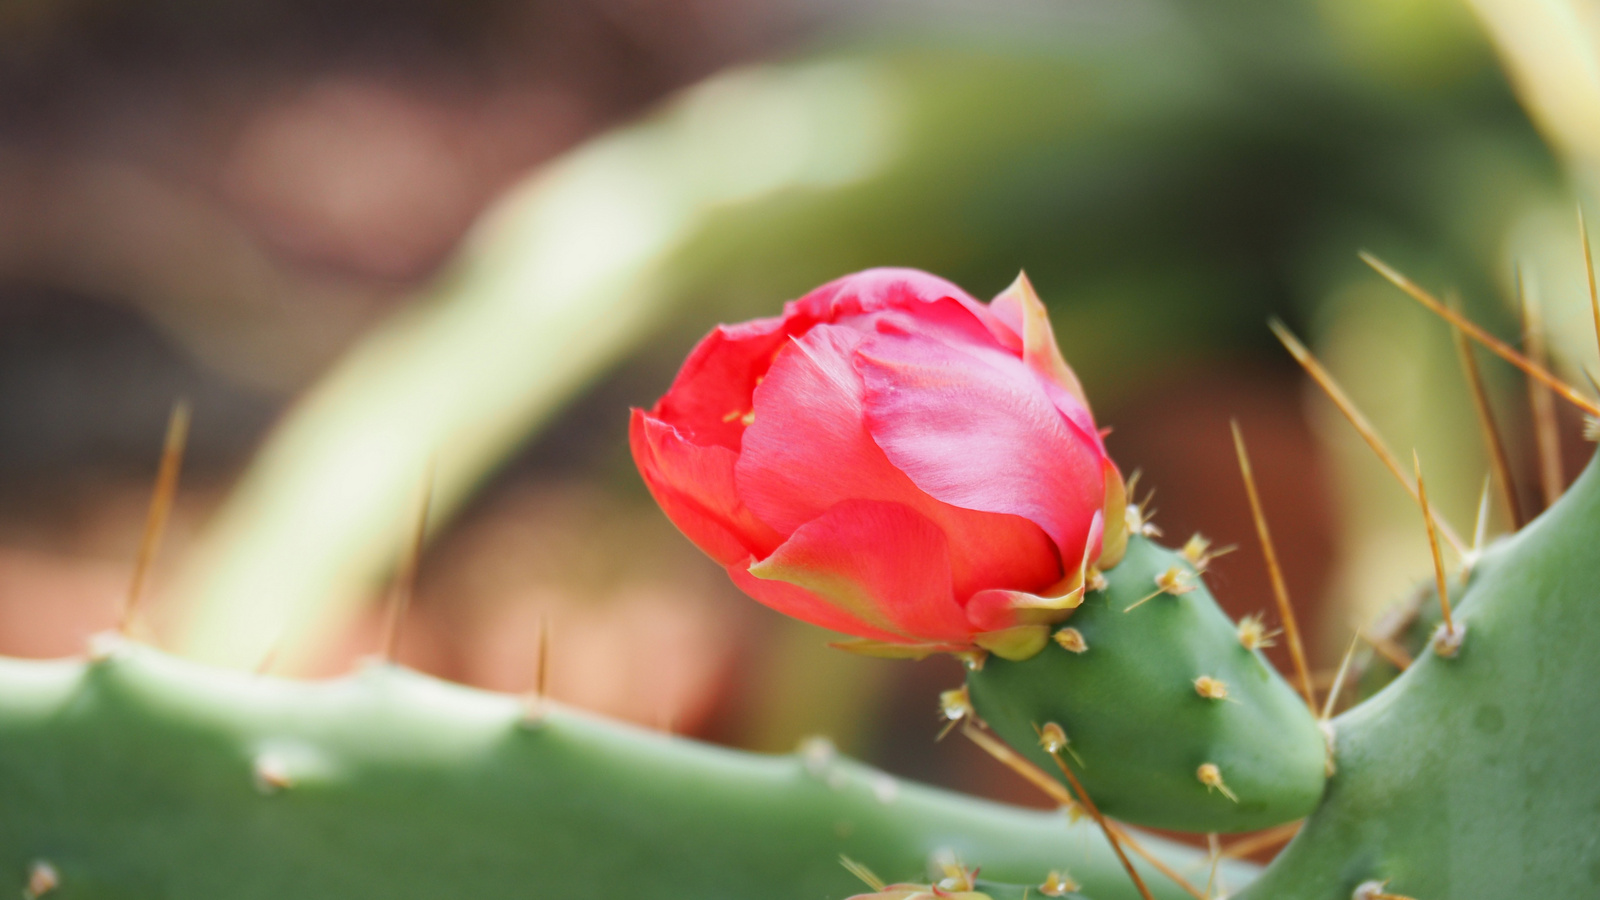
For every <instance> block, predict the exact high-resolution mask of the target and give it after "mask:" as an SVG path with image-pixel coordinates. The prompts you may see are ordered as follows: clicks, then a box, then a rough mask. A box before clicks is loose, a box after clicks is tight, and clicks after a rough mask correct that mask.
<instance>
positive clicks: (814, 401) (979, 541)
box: [735, 325, 1099, 600]
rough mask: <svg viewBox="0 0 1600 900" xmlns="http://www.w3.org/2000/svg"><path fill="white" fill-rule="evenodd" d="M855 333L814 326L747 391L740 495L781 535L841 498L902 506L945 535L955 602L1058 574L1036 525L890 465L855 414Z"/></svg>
mask: <svg viewBox="0 0 1600 900" xmlns="http://www.w3.org/2000/svg"><path fill="white" fill-rule="evenodd" d="M861 340H862V335H861V334H860V333H859V332H857V331H854V330H852V329H849V328H845V327H842V326H833V325H821V326H818V327H816V328H813V329H812V330H811V331H810V333H808V334H806V335H805V336H804V337H802V338H798V339H796V340H795V341H794V342H793V343H792V345H791V346H790V347H789V348H788V349H786V350H784V351H783V352H782V353H780V354H779V356H778V361H777V362H776V363H774V364H773V366H772V369H771V370H770V371H769V372H768V375H767V378H766V380H765V381H763V382H762V383H761V387H759V388H758V389H757V390H756V397H755V407H756V417H755V422H754V424H752V425H751V426H750V428H749V429H748V430H747V431H746V433H745V437H744V449H743V452H741V453H740V456H739V462H738V465H737V466H736V468H735V475H736V482H737V485H738V491H739V496H740V497H741V498H743V499H744V502H745V503H746V504H748V505H749V507H750V509H751V510H752V511H753V512H754V513H755V515H756V516H758V517H759V518H760V519H761V520H762V521H764V522H767V523H768V524H770V525H771V526H772V527H774V528H776V529H777V530H778V531H779V532H784V533H787V532H792V531H794V530H795V529H797V528H799V527H801V526H802V525H804V524H805V523H807V522H810V521H811V520H813V519H816V518H818V517H819V516H821V515H823V514H824V513H825V512H827V510H828V509H830V508H831V507H833V506H834V505H835V504H838V503H842V502H844V501H847V500H878V501H883V502H890V503H901V504H904V505H906V506H908V507H910V508H912V509H914V510H916V511H917V512H918V513H920V514H921V515H922V516H924V517H926V518H927V519H929V520H931V521H932V522H934V523H935V524H936V525H937V526H938V527H939V528H940V530H942V531H943V533H944V534H945V536H946V537H947V538H948V544H949V547H950V553H951V560H950V566H951V569H952V572H953V574H954V579H955V595H956V597H957V598H958V599H960V600H965V598H966V597H967V596H969V595H970V594H971V593H972V592H974V591H977V590H982V589H984V588H996V587H1006V588H1020V589H1023V590H1028V589H1033V588H1039V587H1042V586H1045V585H1048V584H1051V583H1054V582H1055V581H1056V580H1058V579H1059V578H1060V577H1061V568H1060V561H1059V560H1058V559H1057V557H1056V554H1055V553H1054V551H1053V550H1052V548H1051V545H1050V542H1049V539H1048V538H1047V537H1046V536H1045V535H1044V533H1043V532H1041V531H1040V529H1039V527H1038V526H1036V525H1034V524H1033V523H1031V522H1029V521H1028V520H1026V519H1023V518H1019V517H1017V516H1012V515H995V514H991V513H988V512H979V511H974V510H969V509H957V508H955V507H953V506H950V505H948V504H945V503H940V502H938V501H936V500H935V499H933V498H932V497H929V496H928V495H927V494H925V493H923V492H922V491H921V490H918V489H917V486H916V485H914V484H913V483H912V481H911V479H910V478H907V477H906V474H905V473H904V472H901V471H900V470H899V469H896V468H895V467H894V466H893V465H891V464H890V462H889V459H888V458H887V457H886V456H884V453H883V450H881V449H879V447H878V445H877V444H876V443H874V442H873V440H872V436H871V435H870V434H868V433H867V430H866V426H865V423H864V421H863V391H864V388H863V385H862V381H861V376H860V375H859V374H858V373H857V372H856V371H855V368H854V367H853V366H852V365H851V362H850V357H851V354H852V352H853V351H854V349H855V347H856V346H857V345H858V344H859V343H860V342H861ZM1098 472H1099V469H1098V468H1096V477H1097V478H1098ZM1079 546H1080V547H1081V544H1080V545H1079Z"/></svg>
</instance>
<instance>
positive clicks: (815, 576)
mask: <svg viewBox="0 0 1600 900" xmlns="http://www.w3.org/2000/svg"><path fill="white" fill-rule="evenodd" d="M750 574H751V575H753V576H755V577H757V578H761V579H768V580H776V581H783V582H787V583H789V584H792V585H795V586H797V587H801V588H804V589H805V590H807V591H810V592H811V593H813V594H815V595H817V596H819V597H822V598H826V600H827V601H828V603H829V605H830V606H832V607H833V608H835V609H838V610H842V611H843V612H845V613H846V614H847V615H849V616H851V617H853V618H855V619H857V620H859V621H861V622H864V623H866V624H867V625H869V626H871V627H873V628H876V629H879V630H880V631H883V632H892V633H898V634H900V635H903V636H904V639H909V640H912V641H917V642H924V641H961V640H965V639H966V638H967V637H968V636H970V634H971V628H970V627H969V626H968V624H967V617H966V614H965V613H964V612H963V611H962V609H961V606H960V604H958V603H956V600H955V595H954V594H953V593H952V591H951V580H950V551H949V548H948V546H947V545H946V541H945V536H944V532H942V531H940V530H939V526H937V525H935V524H934V523H933V522H930V521H928V519H927V518H925V517H924V516H922V515H920V514H918V513H917V512H916V511H915V510H913V509H911V508H910V507H907V506H904V505H902V504H899V503H879V502H875V501H870V500H849V501H846V502H844V503H840V504H838V505H837V506H834V507H833V508H832V509H829V510H828V511H827V512H826V513H824V514H823V515H822V516H821V517H819V518H817V519H815V520H813V521H811V522H807V523H806V524H804V525H802V526H801V527H800V528H798V529H796V530H795V532H794V534H792V535H790V536H789V540H787V541H785V542H784V544H783V546H781V547H779V548H778V549H777V550H775V551H773V553H772V555H771V556H769V557H767V558H766V559H764V560H762V561H761V562H759V563H756V564H755V565H753V566H751V567H750ZM861 636H862V637H868V636H869V635H861Z"/></svg>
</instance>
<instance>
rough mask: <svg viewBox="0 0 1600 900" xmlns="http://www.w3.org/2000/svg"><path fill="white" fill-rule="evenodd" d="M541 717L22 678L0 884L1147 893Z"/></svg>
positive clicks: (150, 680)
mask: <svg viewBox="0 0 1600 900" xmlns="http://www.w3.org/2000/svg"><path fill="white" fill-rule="evenodd" d="M527 709H528V707H527V706H526V704H525V703H524V702H523V701H522V700H521V699H519V698H516V697H511V696H505V695H497V694H490V693H485V692H482V691H477V690H473V689H469V688H464V687H460V686H457V685H451V684H447V683H444V682H440V681H436V680H434V679H432V678H428V677H426V676H423V675H419V674H417V673H414V672H410V671H407V670H403V669H400V668H396V667H392V666H384V665H375V666H372V667H369V668H367V669H365V670H363V671H361V672H359V673H357V674H355V675H353V676H351V677H349V678H345V679H341V680H337V681H333V682H324V683H306V682H294V681H288V680H283V679H277V678H268V677H261V676H251V675H248V674H244V673H238V672H232V671H224V670H217V669H212V668H209V667H205V666H203V665H200V664H197V663H192V662H186V661H181V660H178V659H175V658H172V657H168V656H165V655H163V654H160V653H158V652H156V651H154V650H151V649H149V648H144V647H140V646H137V645H131V644H122V645H120V646H118V647H117V648H116V649H115V650H114V651H113V652H112V653H110V655H108V656H105V657H103V658H101V659H100V660H99V661H97V662H89V663H83V662H76V661H62V662H29V661H18V660H0V798H3V801H0V891H12V892H15V891H20V890H21V889H22V887H23V885H25V884H26V883H27V879H28V874H29V872H30V870H31V869H32V867H33V866H34V865H35V864H38V863H48V864H49V865H50V866H51V867H53V869H54V870H55V871H56V872H57V873H59V876H60V884H59V887H57V888H55V889H54V890H52V891H51V892H50V896H51V897H60V898H121V897H127V898H140V900H150V898H171V900H187V898H195V900H201V898H204V900H232V898H273V900H281V898H286V897H308V898H316V897H340V898H367V897H371V898H380V897H381V898H386V900H400V898H413V897H415V898H430V900H437V898H441V897H475V898H497V897H549V898H558V897H628V898H634V900H649V898H661V900H667V898H672V900H682V898H695V900H715V898H724V897H725V898H729V900H751V898H758V897H759V898H763V900H784V898H791V897H792V898H795V900H815V898H824V897H843V896H847V895H849V894H851V893H859V892H860V885H859V883H857V882H855V880H854V879H853V878H852V876H851V875H850V874H849V873H848V872H846V871H845V870H844V868H843V867H841V865H840V864H839V861H838V860H839V855H840V854H841V853H844V854H848V855H849V856H851V857H852V858H854V859H857V860H860V861H861V862H863V863H865V864H866V865H868V866H870V867H871V868H873V869H874V870H876V871H878V872H880V873H881V874H882V875H883V876H884V877H886V878H891V879H905V878H910V879H917V880H922V879H925V878H926V877H927V876H926V871H927V868H926V867H927V860H928V858H929V856H930V854H932V853H934V852H935V851H937V850H939V849H942V848H948V849H949V850H952V851H954V852H955V853H956V854H957V855H958V856H959V857H960V858H961V859H963V860H973V861H981V862H982V865H983V868H984V873H985V875H986V877H997V878H1000V879H1003V880H1007V881H1016V882H1018V883H1027V882H1029V881H1036V880H1037V879H1039V878H1040V877H1042V875H1043V873H1044V872H1046V871H1047V870H1049V869H1052V868H1065V869H1067V870H1069V871H1071V872H1072V875H1073V877H1075V878H1076V879H1078V880H1079V881H1080V882H1082V883H1083V884H1084V885H1085V886H1086V890H1089V891H1092V892H1093V896H1095V897H1096V898H1098V900H1134V898H1136V896H1137V895H1136V894H1135V893H1134V891H1133V889H1132V887H1131V886H1130V885H1129V883H1128V880H1127V876H1126V875H1125V874H1124V873H1123V872H1122V870H1121V869H1120V868H1119V866H1118V864H1117V862H1116V860H1115V857H1114V856H1112V854H1111V851H1110V850H1109V848H1108V847H1107V846H1106V844H1105V843H1104V842H1103V840H1102V839H1101V838H1100V836H1099V835H1098V834H1097V833H1095V832H1094V831H1093V830H1092V825H1090V824H1089V823H1087V822H1080V823H1078V824H1077V825H1074V826H1068V825H1067V824H1066V822H1065V821H1064V818H1065V817H1064V816H1062V815H1060V814H1055V813H1045V812H1033V811H1026V810H1019V809H1014V808H1008V807H1005V806H1001V805H997V804H993V803H988V802H984V801H979V800H974V799H970V798H964V797H960V796H959V795H955V794H950V793H947V792H943V791H939V790H936V789H933V788H929V787H924V786H920V785H915V784H909V783H903V782H899V781H897V780H895V779H893V778H891V777H890V776H888V775H886V774H884V773H881V772H878V771H875V770H873V769H870V768H868V767H866V766H863V765H861V764H859V763H855V762H851V761H849V760H846V759H842V758H835V757H833V756H832V754H831V753H826V752H812V753H802V754H799V755H796V756H792V757H763V756H756V755H752V754H748V753H742V752H738V751H733V750H726V749H721V748H715V747H709V746H706V745H702V744H698V743H696V742H694V741H689V740H684V739H680V738H672V737H668V736H663V735H658V734H653V733H649V732H645V731H642V730H639V729H635V728H632V727H629V726H625V725H621V724H616V723H610V722H606V721H603V720H597V719H594V718H590V717H587V716H583V715H579V714H576V713H572V712H568V711H565V710H563V709H560V708H556V707H549V708H546V709H545V711H544V713H543V714H542V715H540V716H538V717H536V718H534V719H532V720H530V719H529V718H528V717H527ZM930 714H931V711H930ZM1148 840H1149V842H1150V843H1151V844H1152V845H1156V846H1161V847H1162V853H1163V854H1164V855H1166V856H1168V857H1170V858H1171V859H1172V860H1173V864H1174V865H1177V866H1191V865H1195V864H1196V859H1197V857H1196V855H1195V854H1194V853H1193V852H1192V851H1188V850H1184V849H1179V848H1176V847H1174V846H1172V845H1165V844H1163V843H1162V842H1160V841H1159V839H1156V838H1149V839H1148ZM1201 865H1203V864H1201ZM1248 874H1249V873H1248V872H1243V873H1236V875H1237V876H1238V877H1241V878H1242V877H1245V876H1247V875H1248ZM1145 877H1146V878H1147V879H1148V880H1149V881H1150V883H1151V884H1152V885H1153V886H1154V887H1155V888H1156V890H1157V893H1158V896H1160V897H1162V898H1169V900H1177V898H1180V897H1181V896H1183V895H1182V894H1180V893H1179V892H1177V890H1176V889H1175V888H1173V887H1172V886H1171V885H1170V883H1164V882H1163V880H1162V879H1161V878H1160V876H1159V875H1156V874H1155V873H1153V872H1149V873H1147V874H1146V875H1145ZM7 884H9V885H11V887H9V888H7V887H5V885H7ZM10 895H11V896H16V893H12V894H10Z"/></svg>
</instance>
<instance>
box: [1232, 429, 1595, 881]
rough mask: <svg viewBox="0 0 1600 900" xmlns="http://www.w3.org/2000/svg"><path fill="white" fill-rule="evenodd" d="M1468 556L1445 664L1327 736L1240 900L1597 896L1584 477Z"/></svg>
mask: <svg viewBox="0 0 1600 900" xmlns="http://www.w3.org/2000/svg"><path fill="white" fill-rule="evenodd" d="M1596 467H1597V464H1596V463H1595V462H1594V461H1592V460H1591V462H1590V463H1589V467H1588V469H1587V470H1585V472H1584V473H1583V475H1582V476H1581V477H1580V478H1579V479H1578V481H1577V483H1576V484H1574V485H1573V486H1572V487H1571V488H1570V489H1569V490H1568V491H1567V494H1566V496H1564V497H1563V498H1562V499H1561V500H1560V501H1559V502H1558V503H1556V504H1555V505H1554V506H1553V507H1551V508H1550V509H1549V510H1548V511H1547V512H1546V513H1545V514H1544V515H1543V516H1541V517H1540V518H1539V519H1537V520H1535V521H1534V522H1533V523H1531V524H1529V525H1528V526H1527V527H1525V528H1524V529H1523V530H1522V531H1521V532H1519V533H1517V534H1516V535H1514V536H1512V537H1511V538H1509V539H1507V540H1504V541H1501V542H1499V543H1498V544H1496V545H1494V546H1493V547H1491V548H1490V549H1489V550H1488V551H1486V552H1485V554H1484V556H1483V557H1482V558H1481V559H1480V560H1479V561H1478V563H1477V565H1476V566H1475V567H1474V569H1473V573H1472V579H1471V582H1470V584H1469V586H1468V588H1467V590H1466V591H1465V593H1464V594H1463V595H1462V596H1461V597H1459V598H1458V603H1457V604H1456V607H1455V609H1456V619H1457V621H1459V622H1463V623H1465V625H1466V629H1467V632H1466V636H1465V640H1464V641H1463V644H1462V647H1461V650H1460V652H1459V654H1458V655H1456V656H1455V657H1454V658H1444V657H1440V656H1437V655H1435V654H1434V653H1433V652H1432V651H1431V650H1430V651H1428V652H1425V653H1424V654H1422V655H1421V656H1420V657H1419V658H1418V659H1417V661H1416V662H1415V663H1414V664H1412V665H1411V667H1410V668H1408V669H1407V670H1406V671H1405V673H1404V674H1402V675H1401V676H1400V677H1399V678H1397V679H1396V680H1395V681H1394V683H1392V684H1390V685H1389V686H1388V687H1387V688H1385V689H1384V690H1382V691H1381V692H1379V693H1378V694H1377V695H1376V696H1374V697H1372V698H1371V699H1370V700H1368V701H1366V702H1365V703H1362V704H1361V705H1359V706H1357V707H1355V708H1354V709H1352V710H1350V711H1349V712H1347V713H1345V714H1344V715H1342V716H1340V717H1339V718H1337V719H1335V720H1334V728H1335V732H1336V734H1337V740H1336V756H1335V762H1336V764H1337V766H1338V771H1337V773H1336V774H1335V775H1334V776H1333V778H1332V779H1330V781H1329V789H1328V795H1327V798H1326V800H1325V801H1324V803H1323V804H1322V806H1321V808H1319V809H1318V810H1317V812H1316V814H1315V815H1313V816H1312V817H1311V819H1310V820H1309V821H1308V822H1307V823H1306V827H1305V829H1304V830H1303V831H1302V832H1301V833H1300V834H1299V836H1297V837H1296V838H1295V840H1294V841H1293V842H1292V843H1291V844H1290V845H1289V847H1288V848H1287V849H1285V851H1284V852H1283V854H1282V855H1280V856H1279V858H1278V859H1277V860H1276V861H1274V863H1273V864H1272V866H1271V867H1269V869H1268V870H1267V873H1266V874H1265V875H1264V876H1263V877H1262V878H1261V880H1260V881H1259V882H1257V883H1255V884H1254V885H1252V886H1251V887H1250V888H1249V889H1247V890H1246V891H1245V892H1243V893H1242V894H1240V895H1239V900H1349V898H1350V896H1351V893H1352V892H1353V891H1354V890H1355V888H1356V886H1357V885H1359V884H1361V883H1362V882H1365V881H1369V880H1378V881H1383V880H1388V882H1389V884H1388V887H1387V890H1388V891H1390V892H1393V893H1397V894H1402V895H1406V896H1410V897H1416V898H1418V900H1447V898H1448V900H1480V898H1481V900H1501V898H1509V897H1517V898H1524V897H1525V898H1539V900H1580V898H1582V900H1590V898H1594V897H1597V896H1600V839H1597V835H1600V606H1597V601H1600V553H1597V552H1596V549H1595V540H1596V536H1597V535H1600V473H1597V471H1596Z"/></svg>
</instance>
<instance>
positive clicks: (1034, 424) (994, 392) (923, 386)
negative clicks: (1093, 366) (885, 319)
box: [741, 335, 1105, 587]
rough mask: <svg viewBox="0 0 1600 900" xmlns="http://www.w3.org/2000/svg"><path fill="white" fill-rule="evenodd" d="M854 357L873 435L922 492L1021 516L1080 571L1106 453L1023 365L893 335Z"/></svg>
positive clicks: (962, 504) (874, 340) (1102, 494)
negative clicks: (1065, 415)
mask: <svg viewBox="0 0 1600 900" xmlns="http://www.w3.org/2000/svg"><path fill="white" fill-rule="evenodd" d="M855 359H856V368H857V369H858V370H859V371H860V372H861V374H862V377H863V379H864V381H865V385H866V394H865V401H866V406H865V415H866V422H867V426H868V428H869V429H870V431H871V433H872V437H873V438H874V439H875V440H876V442H877V444H878V446H880V447H882V448H883V451H884V453H885V454H886V455H887V456H888V458H889V460H890V461H891V462H893V463H894V465H895V466H896V467H898V468H899V469H900V470H901V471H903V472H904V473H905V474H906V475H907V476H909V477H910V478H911V480H912V481H913V482H914V483H915V484H916V486H917V487H919V488H921V489H922V490H923V491H925V492H927V493H928V494H930V495H931V496H933V497H935V498H937V499H939V500H942V501H944V502H945V503H949V504H951V505H954V506H959V507H963V508H966V509H975V510H983V511H985V512H996V513H1008V514H1011V515H1016V516H1022V517H1023V518H1026V519H1028V520H1029V521H1032V522H1034V523H1035V524H1037V525H1038V526H1039V527H1040V528H1042V529H1044V531H1045V532H1046V533H1047V534H1049V535H1050V537H1051V539H1053V540H1054V541H1055V543H1056V546H1057V547H1058V548H1059V549H1060V551H1061V557H1062V559H1064V560H1070V561H1071V562H1072V563H1073V564H1076V561H1077V558H1078V555H1079V554H1080V553H1081V552H1082V550H1083V546H1084V541H1085V540H1086V539H1087V538H1088V536H1089V525H1090V521H1091V519H1092V518H1093V516H1094V514H1095V512H1096V511H1098V510H1099V509H1100V508H1101V504H1102V502H1103V500H1104V497H1105V481H1104V476H1103V474H1102V471H1101V460H1102V459H1103V454H1102V451H1101V450H1100V448H1099V443H1098V441H1096V440H1093V439H1092V438H1093V436H1092V435H1085V434H1084V433H1083V432H1082V431H1081V430H1080V429H1079V428H1078V427H1076V425H1075V424H1073V423H1071V422H1070V421H1069V420H1068V419H1067V418H1066V417H1064V416H1063V415H1062V414H1061V413H1060V412H1059V411H1058V410H1057V408H1056V406H1055V404H1054V403H1052V402H1051V399H1050V398H1049V396H1048V395H1047V394H1046V391H1045V389H1044V387H1043V385H1041V384H1040V382H1039V379H1038V378H1036V377H1035V376H1034V374H1033V372H1032V371H1031V370H1030V369H1029V368H1028V367H1027V366H1026V365H1024V364H1023V363H1022V361H1021V360H1018V359H1016V358H1014V357H1010V356H1005V355H1002V354H995V353H991V354H983V355H981V356H980V355H979V354H975V353H973V352H971V351H970V350H969V349H968V348H965V347H958V346H955V345H947V344H939V343H933V342H929V341H919V340H915V339H908V338H901V337H897V336H894V335H879V336H875V337H873V338H870V339H868V340H867V341H865V342H864V343H863V344H862V346H861V348H860V349H859V351H858V352H857V353H856V357H855ZM741 484H742V482H741ZM990 587H1000V585H990Z"/></svg>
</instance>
